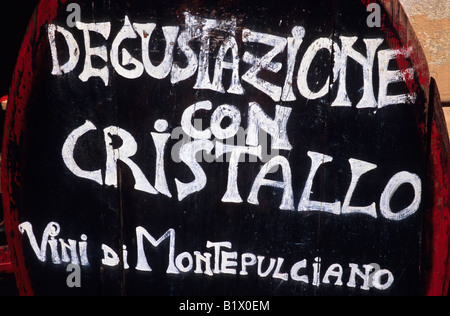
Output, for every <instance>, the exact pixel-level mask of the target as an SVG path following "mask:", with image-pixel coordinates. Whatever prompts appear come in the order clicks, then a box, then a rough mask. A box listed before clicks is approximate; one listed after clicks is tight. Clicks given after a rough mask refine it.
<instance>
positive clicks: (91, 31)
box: [2, 0, 449, 295]
mask: <svg viewBox="0 0 450 316" xmlns="http://www.w3.org/2000/svg"><path fill="white" fill-rule="evenodd" d="M374 2H375V1H360V0H352V1H349V0H345V1H343V0H342V1H341V0H339V1H338V0H335V1H325V0H318V1H281V2H279V1H277V2H276V3H274V2H273V1H226V2H223V1H217V3H215V4H214V5H212V4H211V3H210V2H206V1H205V2H204V1H194V2H192V1H175V0H174V1H151V2H149V1H144V0H142V1H140V0H136V1H133V3H132V4H129V3H128V2H126V1H116V2H114V4H112V3H110V2H105V1H77V3H79V4H80V7H81V9H82V11H81V12H82V14H81V21H80V23H78V24H77V25H76V26H75V27H69V26H68V25H67V17H68V13H67V10H66V9H67V5H68V3H67V2H66V1H56V0H43V1H41V3H40V5H39V7H38V9H37V11H36V14H35V16H34V18H33V20H32V22H31V24H30V28H29V31H28V33H27V35H26V37H25V39H24V44H23V47H22V50H21V54H20V57H19V61H18V65H17V67H16V72H15V77H14V81H13V87H12V93H11V95H10V105H9V108H8V114H7V122H6V129H5V131H6V135H5V141H4V150H3V152H4V154H5V156H4V157H5V159H4V161H3V166H2V168H3V175H2V183H3V188H5V190H4V191H5V192H4V195H3V200H4V206H5V219H6V227H7V230H8V240H9V245H10V248H11V251H12V260H13V263H14V264H15V267H16V269H15V270H16V271H15V273H16V278H17V281H18V288H19V291H20V292H21V294H55V293H56V294H77V293H83V294H115V295H125V294H128V295H131V294H151V295H241V294H247V295H252V294H257V295H326V294H334V295H407V294H411V295H418V294H421V295H422V294H429V295H444V294H446V293H447V291H448V281H449V279H448V277H449V263H448V242H449V233H448V231H449V230H448V228H449V227H448V226H449V200H448V197H449V177H448V175H449V171H448V167H449V166H448V148H449V147H448V135H446V133H444V128H443V126H445V125H443V122H444V116H443V114H442V109H441V108H440V102H439V100H438V93H437V91H436V89H435V85H434V84H433V83H432V82H431V81H430V77H429V73H428V68H427V64H426V60H425V58H424V57H423V53H422V50H421V48H420V45H419V44H418V42H417V40H416V38H415V35H414V32H413V30H412V29H411V28H410V26H409V24H408V21H407V19H406V16H405V15H404V12H403V11H402V9H401V6H400V5H399V4H398V1H386V2H384V1H383V2H382V3H381V4H382V8H383V15H382V16H381V21H382V24H381V26H380V27H375V28H372V27H369V26H368V24H367V17H368V15H369V13H368V12H367V8H366V6H367V5H368V4H370V3H374ZM221 75H222V76H221ZM195 120H198V121H197V122H194V121H195ZM192 125H193V126H192ZM239 131H242V132H243V137H241V138H240V139H236V138H239V137H237V136H236V134H237V133H238V132H239ZM262 131H265V132H266V134H267V137H266V138H265V139H266V140H267V141H266V142H264V138H259V137H258V135H259V136H261V135H263V133H262ZM181 132H184V134H185V135H184V136H183V134H182V133H181ZM187 135H189V136H190V137H187ZM235 136H236V137H235ZM217 140H219V141H217ZM221 140H227V141H226V142H222V141H221ZM198 153H201V154H202V159H201V160H198V162H196V161H195V159H194V158H195V154H198ZM226 153H228V154H229V155H228V156H226V155H225V154H226ZM197 156H198V155H197ZM244 156H245V157H246V158H247V159H246V160H244V161H240V160H239V158H242V157H244ZM250 158H251V159H250ZM273 167H278V171H276V172H275V173H270V172H269V171H270V170H271V169H273ZM70 263H72V264H77V265H79V266H80V267H81V282H82V284H81V288H70V287H68V286H67V283H66V281H67V277H68V274H69V273H68V272H67V271H66V267H67V265H68V264H70Z"/></svg>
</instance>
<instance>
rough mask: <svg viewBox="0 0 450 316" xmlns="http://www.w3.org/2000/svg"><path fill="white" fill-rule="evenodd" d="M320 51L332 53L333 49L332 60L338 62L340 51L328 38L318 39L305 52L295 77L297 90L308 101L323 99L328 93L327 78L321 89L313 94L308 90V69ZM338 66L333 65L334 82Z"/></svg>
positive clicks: (328, 82) (328, 83)
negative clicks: (324, 50)
mask: <svg viewBox="0 0 450 316" xmlns="http://www.w3.org/2000/svg"><path fill="white" fill-rule="evenodd" d="M322 49H326V50H328V51H329V52H330V54H331V53H332V49H334V60H335V61H336V60H338V58H339V56H340V53H341V52H340V49H339V46H338V45H337V43H333V40H331V39H329V38H325V37H324V38H319V39H317V40H316V41H314V42H313V43H312V44H311V45H310V46H309V47H308V49H307V50H306V52H305V55H304V56H303V58H302V62H301V64H300V68H299V71H298V77H297V86H298V90H299V91H300V93H301V94H302V96H303V97H305V98H306V99H309V100H316V99H319V98H322V97H324V96H325V95H327V94H328V92H329V91H330V80H331V79H330V77H328V79H327V81H326V82H325V84H324V86H323V87H322V89H321V90H320V91H318V92H314V91H312V90H311V89H310V88H309V84H308V80H307V78H308V73H309V69H310V68H311V63H312V61H313V60H314V58H315V57H316V55H317V54H318V53H319V51H321V50H322ZM338 66H339V65H338V64H337V63H335V65H334V70H333V72H334V80H333V82H334V81H336V79H337V73H338V69H339V68H338Z"/></svg>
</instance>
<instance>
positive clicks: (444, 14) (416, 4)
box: [400, 0, 450, 106]
mask: <svg viewBox="0 0 450 316" xmlns="http://www.w3.org/2000/svg"><path fill="white" fill-rule="evenodd" d="M400 2H401V3H402V5H403V7H404V8H405V11H406V13H407V14H408V17H409V19H410V21H411V23H412V26H413V28H414V31H415V32H416V34H417V37H418V38H419V41H420V43H421V45H422V47H423V49H424V51H425V54H426V57H427V60H428V66H429V68H430V72H431V76H432V77H434V78H435V79H436V81H437V83H438V86H439V91H440V93H441V99H442V102H445V103H446V105H448V106H450V0H400Z"/></svg>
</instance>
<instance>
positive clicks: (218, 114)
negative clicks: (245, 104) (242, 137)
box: [211, 104, 241, 139]
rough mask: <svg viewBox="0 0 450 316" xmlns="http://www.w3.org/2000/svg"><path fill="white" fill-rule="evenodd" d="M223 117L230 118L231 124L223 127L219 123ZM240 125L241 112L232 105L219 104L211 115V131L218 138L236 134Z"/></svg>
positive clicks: (226, 137)
mask: <svg viewBox="0 0 450 316" xmlns="http://www.w3.org/2000/svg"><path fill="white" fill-rule="evenodd" d="M225 117H228V118H230V119H231V124H230V126H228V127H227V128H225V129H223V128H222V126H221V123H222V121H223V119H224V118H225ZM240 126H241V112H240V111H239V110H238V108H237V107H235V106H233V105H228V104H224V105H221V106H219V107H218V108H217V109H216V110H215V111H214V113H213V114H212V115H211V131H212V133H213V134H214V136H215V137H217V138H218V139H228V138H231V137H234V136H236V134H237V132H238V130H239V127H240Z"/></svg>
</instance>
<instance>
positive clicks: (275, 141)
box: [246, 102, 292, 150]
mask: <svg viewBox="0 0 450 316" xmlns="http://www.w3.org/2000/svg"><path fill="white" fill-rule="evenodd" d="M291 113H292V109H291V108H289V107H284V106H280V105H277V106H276V113H275V119H273V120H272V119H271V118H270V117H269V116H268V115H267V114H266V113H264V111H263V110H262V109H261V107H260V105H259V104H258V103H256V102H251V103H250V104H249V113H248V136H247V141H246V144H247V145H248V146H258V145H259V130H260V129H262V130H263V131H265V132H266V133H268V134H270V136H272V149H280V150H292V145H291V143H290V142H289V139H288V135H287V124H288V121H289V118H290V116H291Z"/></svg>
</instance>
